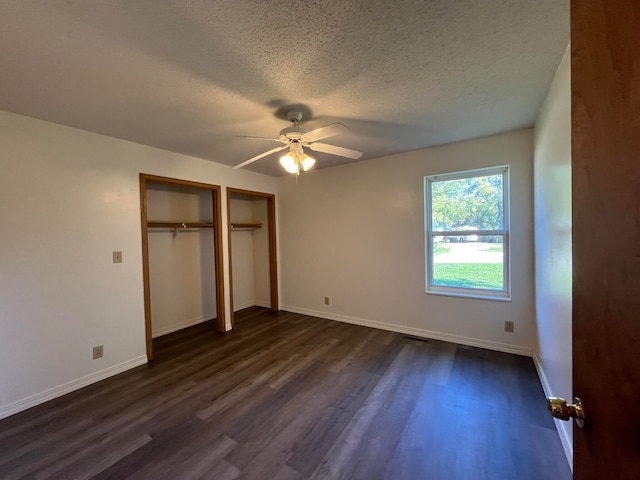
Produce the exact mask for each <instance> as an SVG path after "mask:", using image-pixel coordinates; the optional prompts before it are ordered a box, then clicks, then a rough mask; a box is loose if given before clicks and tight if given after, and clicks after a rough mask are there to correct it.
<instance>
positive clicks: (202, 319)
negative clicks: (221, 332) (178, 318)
mask: <svg viewBox="0 0 640 480" xmlns="http://www.w3.org/2000/svg"><path fill="white" fill-rule="evenodd" d="M212 318H216V314H215V312H214V313H210V314H209V315H203V316H201V317H196V318H191V319H189V320H185V321H184V322H180V323H174V324H173V325H169V326H168V327H164V328H161V329H160V330H156V331H155V332H153V333H152V337H153V338H157V337H161V336H162V335H167V334H169V333H173V332H177V331H178V330H182V329H183V328H187V327H192V326H194V325H197V324H199V323H202V322H206V321H207V320H211V319H212Z"/></svg>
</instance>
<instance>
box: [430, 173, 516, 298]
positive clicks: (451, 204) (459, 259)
mask: <svg viewBox="0 0 640 480" xmlns="http://www.w3.org/2000/svg"><path fill="white" fill-rule="evenodd" d="M424 196H425V236H426V238H425V244H426V245H425V249H426V292H427V293H436V294H443V295H458V296H465V297H479V298H490V299H500V300H508V299H510V288H509V286H510V282H509V167H508V166H503V167H493V168H484V169H480V170H472V171H466V172H457V173H450V174H445V175H433V176H430V177H425V179H424Z"/></svg>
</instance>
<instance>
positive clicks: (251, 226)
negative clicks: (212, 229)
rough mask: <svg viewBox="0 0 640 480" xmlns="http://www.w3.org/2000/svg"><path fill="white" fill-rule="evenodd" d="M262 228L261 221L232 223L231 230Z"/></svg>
mask: <svg viewBox="0 0 640 480" xmlns="http://www.w3.org/2000/svg"><path fill="white" fill-rule="evenodd" d="M258 228H262V224H261V223H231V230H257V229H258Z"/></svg>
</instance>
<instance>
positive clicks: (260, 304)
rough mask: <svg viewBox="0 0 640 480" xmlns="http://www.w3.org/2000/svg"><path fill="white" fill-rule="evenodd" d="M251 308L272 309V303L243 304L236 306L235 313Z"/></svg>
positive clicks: (234, 307)
mask: <svg viewBox="0 0 640 480" xmlns="http://www.w3.org/2000/svg"><path fill="white" fill-rule="evenodd" d="M251 307H264V308H271V303H269V302H254V303H243V304H242V305H234V306H233V313H236V312H239V311H240V310H244V309H245V308H251Z"/></svg>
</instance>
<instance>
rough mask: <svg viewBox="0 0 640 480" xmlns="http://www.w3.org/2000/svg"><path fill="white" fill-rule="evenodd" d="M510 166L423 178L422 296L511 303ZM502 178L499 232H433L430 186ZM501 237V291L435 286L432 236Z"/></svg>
mask: <svg viewBox="0 0 640 480" xmlns="http://www.w3.org/2000/svg"><path fill="white" fill-rule="evenodd" d="M509 173H510V172H509V165H499V166H495V167H487V168H478V169H474V170H464V171H458V172H451V173H443V174H437V175H429V176H425V177H424V220H425V228H424V231H425V293H427V294H430V295H448V296H456V297H465V298H480V299H484V300H498V301H511V248H510V227H511V225H510V210H511V208H510V207H511V205H510V193H509V192H510V175H509ZM493 175H502V209H503V222H502V223H503V225H502V230H446V231H434V230H433V221H432V219H433V217H432V184H433V183H434V182H442V181H449V180H461V179H465V178H477V177H488V176H493ZM463 235H477V236H491V235H501V236H502V242H503V243H502V255H503V263H502V268H503V277H502V278H503V289H502V290H492V289H485V288H473V287H451V286H443V285H434V283H433V273H434V264H435V262H434V256H433V249H434V241H433V239H434V237H438V236H440V237H446V236H463Z"/></svg>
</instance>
